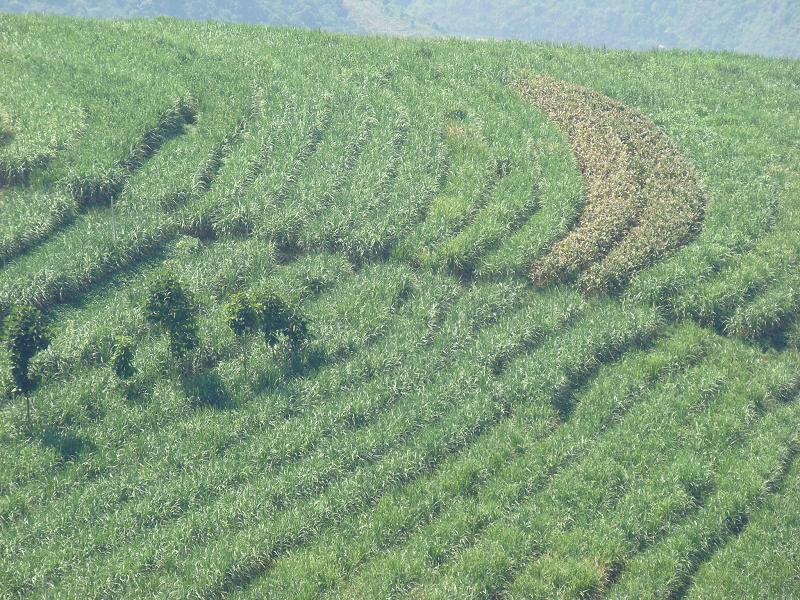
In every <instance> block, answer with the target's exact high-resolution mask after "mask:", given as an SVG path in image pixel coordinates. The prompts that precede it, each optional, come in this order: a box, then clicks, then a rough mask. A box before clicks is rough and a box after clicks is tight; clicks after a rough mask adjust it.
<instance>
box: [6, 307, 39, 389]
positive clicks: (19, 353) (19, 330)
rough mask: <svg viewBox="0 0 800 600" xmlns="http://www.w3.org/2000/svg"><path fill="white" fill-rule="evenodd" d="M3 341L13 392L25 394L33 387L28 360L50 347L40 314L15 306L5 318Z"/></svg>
mask: <svg viewBox="0 0 800 600" xmlns="http://www.w3.org/2000/svg"><path fill="white" fill-rule="evenodd" d="M4 341H5V345H6V348H7V349H8V355H9V360H10V362H11V378H12V382H13V390H12V392H13V393H15V394H20V393H21V394H27V393H28V392H30V391H31V390H32V389H33V385H34V382H33V381H31V379H30V377H29V375H28V366H29V365H30V361H31V359H32V358H33V357H34V356H35V355H36V353H37V352H39V351H40V350H44V349H45V348H47V346H49V345H50V339H49V337H48V334H47V329H46V327H45V322H44V315H43V314H42V311H40V310H39V309H38V308H34V307H32V306H14V307H13V308H12V309H11V311H10V312H9V314H8V316H7V317H6V319H5V327H4Z"/></svg>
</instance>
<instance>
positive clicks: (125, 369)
mask: <svg viewBox="0 0 800 600" xmlns="http://www.w3.org/2000/svg"><path fill="white" fill-rule="evenodd" d="M133 355H134V346H133V340H132V339H131V338H129V337H128V336H126V335H118V336H116V337H115V338H114V343H113V345H112V347H111V369H112V370H113V371H114V373H115V374H116V376H117V377H119V378H120V379H122V380H123V381H124V380H127V379H130V378H131V377H133V376H134V375H135V374H136V368H135V367H134V366H133Z"/></svg>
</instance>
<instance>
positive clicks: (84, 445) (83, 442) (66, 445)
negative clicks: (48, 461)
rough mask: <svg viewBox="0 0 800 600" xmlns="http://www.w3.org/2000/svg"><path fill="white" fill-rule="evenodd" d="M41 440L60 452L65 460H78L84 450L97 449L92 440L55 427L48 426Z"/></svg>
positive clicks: (48, 446)
mask: <svg viewBox="0 0 800 600" xmlns="http://www.w3.org/2000/svg"><path fill="white" fill-rule="evenodd" d="M41 442H42V445H44V446H46V447H47V448H52V449H53V450H55V451H56V452H58V454H59V456H60V457H61V460H62V461H63V462H70V461H74V460H77V459H78V458H80V456H81V454H83V453H84V452H93V451H94V450H95V449H96V446H95V445H94V443H93V442H92V441H91V440H89V439H87V438H85V437H83V436H80V435H76V434H74V433H70V432H68V431H64V430H63V429H61V428H55V427H48V428H47V429H45V430H44V431H43V432H42V437H41Z"/></svg>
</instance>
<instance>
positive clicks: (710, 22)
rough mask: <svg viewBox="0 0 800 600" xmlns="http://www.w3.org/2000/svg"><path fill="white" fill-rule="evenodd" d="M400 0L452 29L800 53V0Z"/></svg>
mask: <svg viewBox="0 0 800 600" xmlns="http://www.w3.org/2000/svg"><path fill="white" fill-rule="evenodd" d="M390 4H400V3H398V2H391V3H390ZM402 4H407V5H408V6H407V8H406V10H407V12H408V14H410V15H412V16H414V17H417V18H419V19H423V20H425V21H427V22H430V23H432V24H433V25H434V26H435V27H436V28H437V29H439V30H441V31H442V32H445V33H449V34H459V35H468V36H478V37H503V38H518V39H531V40H533V39H535V40H550V41H559V42H577V43H581V44H587V45H592V46H603V45H604V46H611V47H615V48H651V47H654V46H659V45H663V46H666V47H675V48H704V49H710V50H735V51H738V52H749V53H763V54H774V55H787V56H798V55H800V2H798V1H797V0H767V1H761V0H744V1H740V0H699V1H698V0H669V1H662V2H644V1H643V0H614V1H613V2H590V1H587V0H571V1H568V2H563V1H561V2H559V1H556V0H503V1H501V2H479V1H477V0H433V1H431V0H411V1H410V2H402Z"/></svg>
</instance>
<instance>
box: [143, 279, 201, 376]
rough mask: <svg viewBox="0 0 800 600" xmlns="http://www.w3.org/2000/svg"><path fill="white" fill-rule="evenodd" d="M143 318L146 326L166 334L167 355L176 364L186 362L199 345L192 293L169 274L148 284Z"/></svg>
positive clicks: (196, 313) (195, 310) (195, 307)
mask: <svg viewBox="0 0 800 600" xmlns="http://www.w3.org/2000/svg"><path fill="white" fill-rule="evenodd" d="M144 315H145V319H146V320H147V322H148V323H150V324H152V325H157V326H160V327H163V328H164V329H165V330H166V332H167V334H168V335H169V351H170V354H172V357H173V358H174V359H175V360H181V359H183V358H185V357H186V355H187V354H188V353H189V352H191V351H192V350H194V349H196V348H197V347H198V346H199V345H200V339H199V336H198V333H197V315H198V307H197V303H196V302H195V299H194V296H193V295H192V293H191V292H190V291H189V290H187V289H185V288H184V287H183V285H181V283H180V281H178V279H177V278H176V277H175V276H174V275H173V274H171V273H170V272H163V273H161V274H159V275H157V276H156V277H154V278H153V279H152V280H151V282H150V284H149V286H148V292H147V299H146V300H145V305H144Z"/></svg>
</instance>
